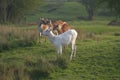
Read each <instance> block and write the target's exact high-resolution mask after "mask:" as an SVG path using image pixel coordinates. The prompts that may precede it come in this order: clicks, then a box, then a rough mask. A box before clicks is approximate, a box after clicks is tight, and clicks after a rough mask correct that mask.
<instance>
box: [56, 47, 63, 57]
mask: <svg viewBox="0 0 120 80" xmlns="http://www.w3.org/2000/svg"><path fill="white" fill-rule="evenodd" d="M57 53H58V54H59V55H62V47H61V46H59V47H58V48H57Z"/></svg>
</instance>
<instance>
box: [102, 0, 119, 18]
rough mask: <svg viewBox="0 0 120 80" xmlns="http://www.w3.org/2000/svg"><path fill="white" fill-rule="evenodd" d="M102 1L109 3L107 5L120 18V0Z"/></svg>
mask: <svg viewBox="0 0 120 80" xmlns="http://www.w3.org/2000/svg"><path fill="white" fill-rule="evenodd" d="M100 3H101V4H103V3H107V6H108V8H109V9H111V11H112V12H113V13H114V14H115V16H116V20H117V19H118V18H120V0H100Z"/></svg>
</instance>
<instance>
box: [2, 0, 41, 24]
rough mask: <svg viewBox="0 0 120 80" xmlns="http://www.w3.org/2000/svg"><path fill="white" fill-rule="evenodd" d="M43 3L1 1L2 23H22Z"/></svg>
mask: <svg viewBox="0 0 120 80" xmlns="http://www.w3.org/2000/svg"><path fill="white" fill-rule="evenodd" d="M41 3H42V1H41V0H0V23H6V22H14V23H17V22H20V21H22V20H23V19H25V14H27V13H29V12H31V11H32V10H33V9H35V8H36V7H38V6H39V5H41Z"/></svg>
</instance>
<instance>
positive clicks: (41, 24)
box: [38, 18, 50, 33]
mask: <svg viewBox="0 0 120 80" xmlns="http://www.w3.org/2000/svg"><path fill="white" fill-rule="evenodd" d="M49 23H50V20H48V19H45V18H40V20H39V23H38V31H39V32H40V33H42V32H43V31H44V30H46V29H48V24H49Z"/></svg>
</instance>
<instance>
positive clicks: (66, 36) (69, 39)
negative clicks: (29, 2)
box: [43, 28, 78, 60]
mask: <svg viewBox="0 0 120 80" xmlns="http://www.w3.org/2000/svg"><path fill="white" fill-rule="evenodd" d="M43 35H45V36H48V38H49V40H50V41H51V43H52V44H53V45H54V46H55V47H56V48H57V53H58V54H60V55H61V54H62V46H63V45H68V44H70V43H71V46H72V52H71V56H70V60H72V57H73V56H74V57H75V55H76V45H75V42H76V38H77V35H78V33H77V32H76V30H74V29H69V30H68V31H66V32H64V33H62V34H60V35H55V34H54V33H53V32H52V29H50V28H48V29H47V30H45V31H44V32H43Z"/></svg>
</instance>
